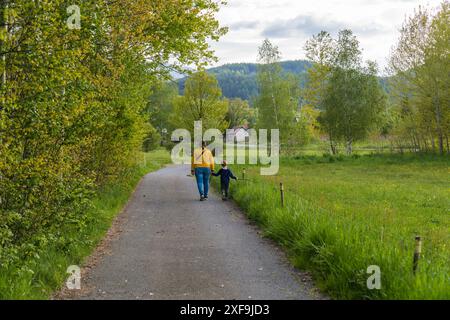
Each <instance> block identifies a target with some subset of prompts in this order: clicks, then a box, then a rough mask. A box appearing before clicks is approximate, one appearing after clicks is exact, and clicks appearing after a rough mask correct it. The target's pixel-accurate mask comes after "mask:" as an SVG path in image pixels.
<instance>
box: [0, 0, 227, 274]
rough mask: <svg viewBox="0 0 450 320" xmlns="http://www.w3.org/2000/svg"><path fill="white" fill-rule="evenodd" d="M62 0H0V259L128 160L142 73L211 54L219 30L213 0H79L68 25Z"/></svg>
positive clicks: (72, 211) (133, 154) (26, 249)
mask: <svg viewBox="0 0 450 320" xmlns="http://www.w3.org/2000/svg"><path fill="white" fill-rule="evenodd" d="M71 4H72V3H70V2H68V1H66V0H51V1H49V0H48V1H44V0H39V1H29V0H8V1H0V57H1V59H0V75H2V79H1V81H0V82H1V83H0V96H1V99H0V139H1V143H0V155H1V157H0V193H1V194H0V197H1V201H0V218H1V223H0V238H1V250H0V261H1V264H2V266H3V265H4V264H9V263H12V262H14V261H13V260H14V257H16V258H17V256H18V255H19V254H20V255H22V256H31V254H30V253H33V254H37V253H38V252H39V248H37V247H36V246H35V244H38V243H47V241H55V239H62V238H63V236H64V234H62V231H61V230H63V228H64V230H66V229H65V228H66V227H67V228H83V227H84V226H85V225H86V224H87V222H88V221H86V220H85V219H86V212H87V210H86V209H87V208H88V207H89V203H90V202H89V199H90V197H91V196H92V194H93V193H94V192H95V191H96V190H98V188H100V187H102V186H104V185H105V184H106V183H109V182H112V181H113V180H114V179H118V178H119V177H121V176H123V175H125V174H127V172H130V169H131V168H133V167H134V166H136V165H137V164H138V156H139V155H140V152H141V151H142V143H143V140H144V139H145V137H146V136H147V135H148V134H149V133H150V132H151V130H152V128H151V127H150V126H149V125H148V117H147V116H146V114H145V112H144V110H145V108H146V105H147V102H148V97H149V95H150V94H151V92H150V90H149V89H150V88H151V86H152V84H154V83H156V82H158V81H161V80H162V79H165V78H167V77H168V74H169V72H170V71H171V70H173V69H175V70H182V69H185V68H183V66H187V65H195V66H198V67H200V66H202V65H204V64H205V63H208V62H211V61H214V60H215V58H214V55H213V52H212V50H211V49H210V47H209V46H208V43H209V41H211V40H213V41H214V40H217V39H218V38H219V37H220V36H221V35H223V34H224V32H225V31H226V30H225V29H223V28H221V27H220V26H219V24H218V21H217V20H216V19H215V17H214V16H215V13H216V12H217V11H218V9H219V6H220V3H219V2H217V1H215V0H203V1H197V0H171V1H153V0H139V1H128V0H115V1H110V0H84V1H80V4H79V5H80V10H81V15H82V20H81V28H80V29H78V30H77V29H71V28H69V27H68V25H67V19H68V17H69V15H68V14H67V7H68V6H69V5H71ZM173 57H175V59H173ZM77 230H78V229H77ZM74 234H75V233H74ZM33 239H34V240H33ZM58 241H60V240H58ZM58 245H62V246H66V245H67V244H66V243H62V242H61V243H58ZM15 252H18V253H15Z"/></svg>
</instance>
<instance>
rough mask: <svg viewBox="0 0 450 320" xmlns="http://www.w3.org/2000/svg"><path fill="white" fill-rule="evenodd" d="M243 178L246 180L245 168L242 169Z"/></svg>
mask: <svg viewBox="0 0 450 320" xmlns="http://www.w3.org/2000/svg"><path fill="white" fill-rule="evenodd" d="M242 180H245V168H244V169H242Z"/></svg>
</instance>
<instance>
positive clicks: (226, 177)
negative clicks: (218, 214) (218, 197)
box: [212, 160, 237, 201]
mask: <svg viewBox="0 0 450 320" xmlns="http://www.w3.org/2000/svg"><path fill="white" fill-rule="evenodd" d="M212 175H213V176H215V177H218V176H220V191H221V192H222V200H224V201H225V200H227V199H228V189H229V187H230V178H231V179H234V180H237V178H236V177H235V176H234V175H233V172H231V170H230V169H228V167H227V161H226V160H223V161H222V168H221V169H220V170H219V171H218V172H217V173H215V172H213V173H212Z"/></svg>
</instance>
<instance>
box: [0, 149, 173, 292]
mask: <svg viewBox="0 0 450 320" xmlns="http://www.w3.org/2000/svg"><path fill="white" fill-rule="evenodd" d="M141 156H142V161H140V165H139V166H137V167H136V168H134V169H132V170H130V172H129V173H128V174H127V175H126V176H124V177H122V178H120V179H118V181H115V182H114V183H111V184H110V185H108V186H106V187H104V188H103V189H102V190H99V191H98V193H97V196H96V197H95V198H94V199H93V205H92V210H90V211H89V212H87V215H88V222H87V223H86V228H84V229H83V232H81V233H78V232H75V231H73V230H71V229H70V228H68V229H67V230H64V231H65V232H64V234H65V238H66V239H70V241H69V242H67V241H66V242H65V243H64V246H63V247H61V244H60V243H58V241H55V244H54V243H47V244H43V248H42V251H41V252H39V253H36V255H35V256H34V257H32V258H30V259H29V260H28V261H23V263H21V265H20V266H16V267H14V268H9V269H7V270H5V269H3V270H1V269H0V299H47V298H49V297H50V295H51V294H52V293H53V292H54V290H56V289H58V288H59V287H60V286H61V285H63V283H64V281H65V279H66V277H67V276H68V274H67V273H66V270H67V267H68V266H69V265H80V266H81V265H82V262H83V260H84V258H85V257H87V256H89V255H90V254H91V252H92V251H93V249H94V248H95V247H96V245H97V243H98V242H99V241H100V240H101V239H102V238H103V237H104V235H105V233H106V231H107V230H108V229H109V227H110V226H111V223H112V221H113V219H114V217H115V216H116V215H117V214H118V213H119V212H120V211H121V209H122V208H123V206H124V205H125V204H126V202H127V201H128V198H129V197H130V195H131V194H132V192H133V190H134V189H135V187H136V185H137V184H138V182H139V180H140V179H141V178H142V176H144V175H145V174H146V173H148V172H151V171H154V170H157V169H159V168H161V167H162V166H163V165H164V164H166V163H169V162H170V156H169V154H168V153H167V151H165V150H157V151H153V152H151V153H146V154H142V155H141Z"/></svg>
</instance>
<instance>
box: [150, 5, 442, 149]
mask: <svg viewBox="0 0 450 320" xmlns="http://www.w3.org/2000/svg"><path fill="white" fill-rule="evenodd" d="M449 22H450V21H449V3H448V1H444V2H442V4H441V5H440V7H439V8H438V9H436V10H434V11H431V10H427V9H424V8H419V9H418V10H417V11H415V13H414V14H413V15H412V16H411V17H409V18H407V19H406V20H405V22H404V25H403V27H402V28H401V30H400V37H399V42H398V44H396V45H395V46H394V48H393V49H392V52H391V54H390V57H389V64H388V68H387V69H386V70H385V73H387V75H386V76H384V77H380V76H379V74H380V70H379V68H378V66H377V65H376V63H375V62H372V61H367V62H364V61H363V58H362V49H361V47H360V43H359V41H358V39H357V38H356V36H355V35H354V34H353V33H352V32H351V30H341V31H340V32H339V34H338V35H337V37H336V38H333V37H332V36H331V35H330V34H329V33H328V32H326V31H322V32H320V33H318V34H317V35H315V36H313V37H312V38H311V39H309V40H308V41H307V42H306V44H305V46H304V50H305V53H306V57H307V58H308V60H307V61H304V60H298V61H284V62H282V61H280V59H281V53H280V52H279V50H278V48H277V46H275V45H274V44H272V43H271V42H270V41H269V40H267V39H266V40H265V41H264V42H263V44H262V45H261V47H260V48H259V58H258V63H257V64H249V63H241V64H228V65H225V66H222V67H217V68H212V69H209V70H208V71H207V75H203V76H202V78H203V79H211V80H210V81H206V82H205V84H206V83H208V84H207V86H210V85H212V87H214V89H212V87H211V86H210V87H211V90H213V91H215V92H216V93H215V94H214V95H213V96H215V99H213V100H210V101H211V104H210V106H212V105H213V104H216V103H217V101H216V100H222V99H223V100H227V99H230V100H227V101H228V104H229V105H230V107H229V108H228V111H227V110H226V108H223V110H222V112H219V113H217V112H216V113H215V114H214V117H215V118H216V120H217V118H218V117H219V118H220V117H222V119H223V120H225V121H228V122H227V124H224V126H223V128H227V127H229V128H232V127H235V126H237V125H245V124H250V126H252V127H254V128H266V129H272V128H279V129H280V133H281V142H282V146H283V148H282V150H281V151H282V152H284V153H296V152H298V151H299V147H301V146H304V145H306V144H309V143H311V142H314V143H315V144H316V145H321V146H322V148H323V146H325V145H327V147H325V148H326V149H328V150H329V152H330V153H332V154H337V153H339V152H342V151H343V150H345V152H346V153H347V154H352V152H353V149H354V148H353V146H354V145H355V143H359V144H361V143H366V144H367V143H369V144H371V143H374V144H376V145H382V146H383V148H386V147H387V148H388V150H389V151H391V152H404V151H409V152H433V153H440V154H444V153H448V152H449V149H450V148H449V135H450V134H449V132H450V115H449V113H450V108H449V106H450V102H449V92H450V90H449V83H450V81H449V80H450V79H449V76H450V67H449V64H450V62H449V43H450V35H449V25H450V23H449ZM198 81H199V79H198V78H195V77H194V78H183V79H180V80H178V85H177V84H170V85H167V84H162V87H163V88H164V89H162V91H161V92H159V93H158V95H161V94H162V95H164V94H165V98H164V99H162V98H161V97H159V98H158V99H160V102H159V103H156V104H155V103H154V101H153V100H152V101H151V103H150V104H149V105H150V111H149V112H150V113H155V114H162V113H164V112H166V113H167V114H168V113H173V112H175V113H177V112H179V113H180V116H182V117H185V114H184V112H185V111H186V105H185V106H184V107H183V108H174V107H173V106H174V105H176V104H177V103H176V102H175V101H176V100H177V99H178V100H179V99H184V98H183V96H181V97H177V96H178V91H179V92H180V94H182V95H183V94H184V95H185V96H190V97H191V98H192V90H191V92H189V93H186V92H185V91H187V90H185V87H187V86H188V85H189V83H190V82H198ZM177 86H178V88H177ZM168 87H171V89H170V90H169V89H168ZM198 87H199V88H202V87H204V86H202V83H201V82H200V83H198ZM220 89H221V90H220ZM219 91H220V92H219ZM198 92H199V91H198ZM206 92H207V91H206ZM222 94H223V97H224V98H223V97H222ZM174 97H177V98H176V99H175V98H174ZM236 97H238V99H236ZM191 100H192V99H191ZM199 101H201V103H198V104H195V103H193V104H190V108H191V109H192V110H197V111H198V110H200V109H199V106H202V107H201V108H204V109H205V110H207V109H208V106H205V103H208V98H206V97H205V99H203V98H200V100H199ZM187 105H189V104H187ZM237 105H241V106H242V112H241V114H243V115H240V116H236V115H235V114H236V113H237V111H238V110H239V108H236V106H237ZM249 106H250V108H249ZM213 109H214V108H213ZM163 110H166V111H163ZM169 110H170V112H169ZM214 110H215V109H214ZM209 114H211V112H206V113H202V112H199V113H198V112H197V114H195V112H194V113H190V117H187V118H185V119H186V120H189V121H194V120H199V119H200V118H202V119H203V120H205V119H206V118H208V116H209ZM169 118H170V117H160V116H156V117H155V118H154V120H153V121H152V123H153V124H154V125H155V127H157V128H158V129H159V130H160V132H161V130H165V128H173V127H174V126H176V125H177V124H180V123H179V122H178V123H177V122H173V121H170V119H169ZM164 119H165V120H164ZM231 119H233V121H230V120H231ZM234 119H237V120H236V121H234ZM217 128H219V127H217ZM169 131H170V130H169ZM154 140H155V141H156V140H158V139H154ZM163 141H167V140H164V139H163Z"/></svg>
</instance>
